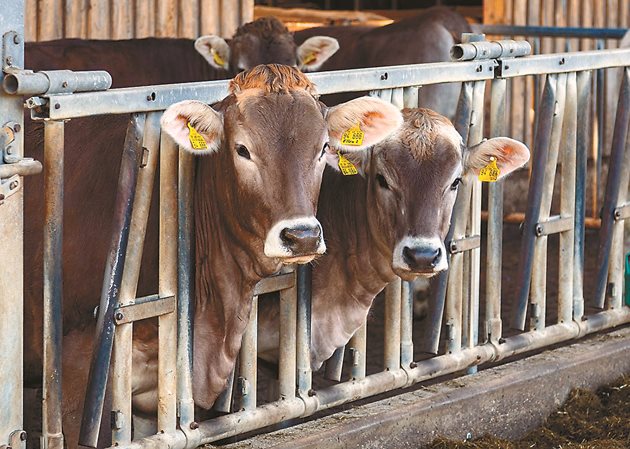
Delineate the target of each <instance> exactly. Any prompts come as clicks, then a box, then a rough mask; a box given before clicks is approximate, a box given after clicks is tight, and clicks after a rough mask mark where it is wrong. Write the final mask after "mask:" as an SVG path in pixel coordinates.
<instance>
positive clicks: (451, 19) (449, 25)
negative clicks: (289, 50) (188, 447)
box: [295, 7, 471, 119]
mask: <svg viewBox="0 0 630 449" xmlns="http://www.w3.org/2000/svg"><path fill="white" fill-rule="evenodd" d="M470 31H471V28H470V25H469V24H468V22H467V21H466V19H465V18H464V17H463V16H462V15H461V14H459V13H457V12H455V11H453V10H451V9H448V8H445V7H433V8H429V9H427V10H426V11H424V12H423V13H422V14H419V15H417V16H414V17H409V18H407V19H404V20H401V21H399V22H394V23H391V24H389V25H386V26H383V27H356V28H355V27H342V26H339V27H321V28H311V29H307V30H303V31H298V32H296V33H295V40H296V42H298V43H300V42H302V41H304V40H306V39H310V38H312V36H316V35H329V36H332V37H334V38H336V39H337V41H338V42H339V51H338V52H337V53H336V54H334V55H332V56H331V57H330V58H329V59H328V60H327V61H326V62H325V63H324V64H323V65H322V66H321V67H320V70H341V69H356V68H364V67H384V66H393V65H403V64H420V63H427V62H445V61H450V50H451V47H452V46H453V45H455V44H458V43H460V42H461V40H460V39H461V35H462V33H469V32H470ZM459 91H460V85H459V84H458V83H444V84H435V85H428V86H425V87H423V88H422V89H420V101H419V106H420V107H423V108H428V109H432V110H434V111H436V112H439V113H440V114H443V115H445V116H447V117H449V118H451V119H452V118H453V117H454V116H455V109H456V108H457V100H458V98H459ZM357 95H361V94H357V93H353V94H342V95H332V96H328V97H324V102H325V103H327V104H335V102H337V101H347V99H349V98H353V97H354V96H357Z"/></svg>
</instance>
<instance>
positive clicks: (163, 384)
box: [145, 113, 178, 433]
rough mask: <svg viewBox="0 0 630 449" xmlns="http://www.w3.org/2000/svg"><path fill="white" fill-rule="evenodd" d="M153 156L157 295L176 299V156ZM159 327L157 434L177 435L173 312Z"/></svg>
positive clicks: (154, 117) (153, 118)
mask: <svg viewBox="0 0 630 449" xmlns="http://www.w3.org/2000/svg"><path fill="white" fill-rule="evenodd" d="M160 115H161V114H159V113H155V114H151V115H150V116H149V122H150V123H151V125H152V126H151V128H149V129H150V132H149V133H148V135H147V137H149V136H150V139H151V142H150V144H151V145H153V146H154V148H155V150H158V148H159V147H158V146H159V145H160V132H159V130H160V125H159V123H160V122H159V120H160ZM145 140H146V139H145ZM145 146H146V145H145ZM149 151H150V152H151V148H150V147H149ZM153 152H154V153H157V154H159V156H160V184H159V185H160V237H159V239H160V243H159V245H160V246H159V267H160V271H159V277H158V295H159V297H160V298H165V297H169V296H175V297H176V298H177V293H178V291H177V266H178V264H177V233H178V217H177V214H175V213H174V211H176V210H177V152H176V151H175V148H173V147H172V146H171V147H170V148H166V149H164V150H163V151H160V152H159V153H158V151H153ZM157 154H156V162H155V163H156V164H157ZM151 185H153V183H151ZM158 326H159V328H158V348H159V353H158V416H157V418H158V432H164V433H168V432H174V431H175V429H176V426H177V376H176V374H177V373H176V366H177V314H176V313H175V312H171V313H168V314H166V315H161V316H160V317H159V318H158Z"/></svg>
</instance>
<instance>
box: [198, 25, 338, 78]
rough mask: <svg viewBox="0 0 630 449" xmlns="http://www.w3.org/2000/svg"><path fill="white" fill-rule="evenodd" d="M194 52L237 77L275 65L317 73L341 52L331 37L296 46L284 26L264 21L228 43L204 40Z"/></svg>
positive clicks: (243, 28)
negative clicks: (261, 66) (258, 67)
mask: <svg viewBox="0 0 630 449" xmlns="http://www.w3.org/2000/svg"><path fill="white" fill-rule="evenodd" d="M195 48H196V49H197V51H198V52H199V53H200V54H201V55H202V56H203V57H204V58H206V60H207V61H208V63H209V64H210V65H212V66H213V67H215V68H218V69H223V70H227V71H229V72H230V73H231V74H232V75H236V74H237V73H239V72H242V71H244V70H249V69H251V68H253V67H255V66H257V65H260V64H272V63H275V64H283V65H288V66H294V67H298V68H300V70H302V71H312V70H317V69H319V68H320V67H321V66H322V64H323V63H324V62H326V60H328V58H330V57H331V56H332V55H333V54H334V53H335V52H336V51H337V50H338V49H339V43H338V42H337V40H336V39H334V38H332V37H327V36H314V37H311V38H309V39H307V40H306V41H305V42H304V43H303V44H302V45H300V46H297V45H296V44H295V41H294V39H293V34H291V33H290V32H289V30H288V29H287V28H286V27H285V26H284V25H283V24H282V22H280V21H279V20H278V19H276V18H275V17H261V18H260V19H257V20H255V21H253V22H250V23H246V24H245V25H242V26H241V27H239V28H238V30H237V31H236V34H235V35H234V37H233V38H232V39H231V40H230V42H229V43H228V42H226V41H225V40H224V39H222V38H221V37H219V36H213V35H209V36H202V37H200V38H199V39H197V40H196V41H195Z"/></svg>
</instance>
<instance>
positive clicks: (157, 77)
mask: <svg viewBox="0 0 630 449" xmlns="http://www.w3.org/2000/svg"><path fill="white" fill-rule="evenodd" d="M337 48H339V46H338V44H337V42H336V40H335V39H333V38H330V37H325V36H313V37H311V38H310V39H308V41H307V42H304V43H303V44H302V45H300V46H297V45H296V44H295V42H294V40H293V35H292V34H291V33H289V30H287V28H286V27H285V26H284V25H283V24H282V23H281V22H280V21H279V20H278V19H275V18H273V17H263V18H260V19H257V20H255V21H253V22H250V23H246V24H245V25H242V26H240V27H239V28H238V29H237V31H236V33H235V35H234V37H233V39H232V40H230V41H229V42H226V41H224V40H223V39H221V38H220V37H217V36H202V37H200V38H199V39H197V40H196V41H194V40H191V39H166V38H146V39H130V40H119V41H115V40H82V39H61V40H55V41H49V42H28V43H26V48H25V67H28V68H29V69H31V70H35V71H37V70H61V69H67V70H106V71H108V72H109V73H110V74H111V75H112V87H130V86H142V85H150V84H169V83H185V82H193V81H209V80H218V79H226V78H231V77H233V76H234V75H236V74H237V73H238V72H240V71H242V70H247V69H251V68H252V67H254V66H256V65H259V64H271V63H278V64H286V65H291V66H299V67H300V68H301V69H302V70H305V71H308V70H315V69H317V68H318V67H319V66H320V65H321V64H322V63H323V62H324V61H325V60H326V59H327V58H328V57H329V56H330V55H331V54H333V53H334V52H335V51H336V50H337ZM215 54H216V55H217V57H216V58H215V56H214V55H215ZM305 58H306V59H305ZM217 61H219V62H221V64H219V63H217ZM305 61H306V62H305ZM208 62H209V64H208Z"/></svg>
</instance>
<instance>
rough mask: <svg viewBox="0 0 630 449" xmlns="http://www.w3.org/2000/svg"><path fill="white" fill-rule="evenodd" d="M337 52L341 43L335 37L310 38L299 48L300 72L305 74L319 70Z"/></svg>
mask: <svg viewBox="0 0 630 449" xmlns="http://www.w3.org/2000/svg"><path fill="white" fill-rule="evenodd" d="M337 50H339V42H337V39H335V38H333V37H328V36H313V37H309V38H308V39H306V40H305V41H304V42H303V43H302V45H300V46H299V47H298V48H297V60H298V64H299V67H300V70H301V71H303V72H312V71H314V70H318V69H319V68H320V67H321V66H322V65H323V64H324V63H325V62H326V61H328V59H329V58H330V57H331V56H332V55H334V54H335V53H336V52H337Z"/></svg>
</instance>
